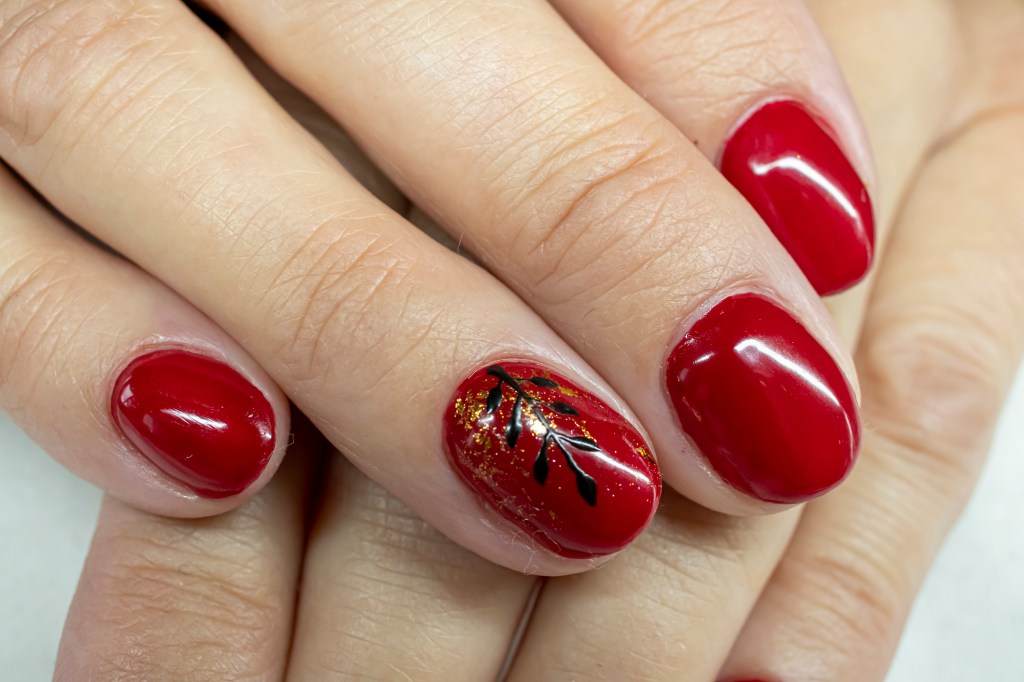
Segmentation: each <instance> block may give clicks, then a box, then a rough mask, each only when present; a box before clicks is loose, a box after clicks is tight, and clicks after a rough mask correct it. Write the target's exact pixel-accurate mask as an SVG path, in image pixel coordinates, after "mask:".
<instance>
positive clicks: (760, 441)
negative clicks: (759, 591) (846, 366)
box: [666, 294, 860, 504]
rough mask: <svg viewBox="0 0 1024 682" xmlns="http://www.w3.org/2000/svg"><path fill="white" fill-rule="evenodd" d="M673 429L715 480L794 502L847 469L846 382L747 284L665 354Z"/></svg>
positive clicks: (855, 427)
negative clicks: (685, 437)
mask: <svg viewBox="0 0 1024 682" xmlns="http://www.w3.org/2000/svg"><path fill="white" fill-rule="evenodd" d="M666 381H667V388H668V394H669V397H670V399H671V402H672V405H673V407H674V408H675V410H676V413H677V415H678V416H679V422H680V425H681V426H682V428H683V430H684V431H685V432H686V433H687V435H688V436H689V437H690V438H691V439H692V440H693V442H694V443H695V444H696V446H697V447H698V448H699V449H700V451H701V453H702V454H703V455H704V457H705V458H706V459H707V461H708V463H709V464H710V465H711V467H712V468H713V469H714V470H715V472H716V473H717V474H718V475H719V476H721V478H722V479H723V480H725V481H726V482H727V483H729V484H731V485H732V486H734V487H735V488H737V489H738V490H741V491H743V492H745V493H747V494H749V495H752V496H754V497H757V498H758V499H761V500H765V501H768V502H776V503H785V504H790V503H796V502H803V501H806V500H808V499H811V498H813V497H815V496H817V495H821V494H822V493H824V492H826V491H827V490H829V489H831V488H833V487H834V486H836V485H837V484H838V483H839V482H840V481H842V480H843V478H845V477H846V475H847V474H848V473H849V470H850V467H851V466H852V465H853V461H854V459H855V457H856V454H857V450H858V447H859V444H860V417H859V413H858V408H857V404H856V402H855V400H854V396H853V393H852V391H851V390H850V387H849V385H848V384H847V382H846V378H845V377H844V376H843V374H842V372H841V371H840V369H839V367H838V366H837V365H836V363H835V361H834V360H832V357H831V356H830V355H829V354H828V352H827V351H826V350H825V349H824V348H822V347H821V345H820V344H819V343H818V342H817V341H816V340H815V339H814V337H813V336H811V335H810V333H808V331H807V330H806V329H805V328H804V327H803V325H801V324H800V322H799V321H798V320H797V319H796V318H794V317H793V316H792V315H790V314H789V313H788V312H786V311H785V310H783V309H782V308H780V307H779V306H777V305H776V304H775V303H773V302H771V301H770V300H768V299H767V298H764V297H762V296H759V295H756V294H740V295H737V296H731V297H729V298H726V299H724V300H722V301H721V302H720V303H718V304H717V305H715V306H714V307H713V308H712V309H711V310H710V311H708V313H707V314H706V315H705V316H704V317H702V318H701V319H699V320H697V322H696V323H695V324H694V325H693V327H692V328H690V330H689V331H688V332H687V333H686V334H685V336H684V337H683V339H682V340H681V341H680V342H679V344H678V345H677V346H676V348H675V349H674V350H673V351H672V353H671V354H670V356H669V360H668V369H667V373H666Z"/></svg>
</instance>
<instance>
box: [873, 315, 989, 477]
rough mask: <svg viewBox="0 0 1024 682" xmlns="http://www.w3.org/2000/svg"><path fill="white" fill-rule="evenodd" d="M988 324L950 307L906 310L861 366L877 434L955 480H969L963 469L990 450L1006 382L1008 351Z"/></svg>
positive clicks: (881, 331)
mask: <svg viewBox="0 0 1024 682" xmlns="http://www.w3.org/2000/svg"><path fill="white" fill-rule="evenodd" d="M975 322H978V324H975ZM980 322H981V320H980V319H979V316H977V315H972V314H971V313H970V312H969V311H957V310H953V309H951V308H949V307H947V306H946V305H945V304H943V305H942V306H936V307H934V308H932V309H930V310H921V309H920V308H918V309H917V310H915V311H907V310H906V309H904V310H903V311H902V313H901V315H899V316H898V317H896V318H893V319H891V320H889V321H886V322H882V323H876V324H875V325H872V327H870V328H869V330H868V332H869V334H870V337H869V340H868V343H866V344H865V345H864V348H865V350H864V351H863V352H862V353H860V362H859V363H858V366H859V367H860V368H861V372H862V374H863V376H864V377H865V379H864V384H865V385H866V386H869V389H868V390H870V394H869V395H866V398H867V400H866V404H867V405H868V406H869V408H868V410H869V412H868V418H869V419H870V421H871V422H872V424H873V428H874V429H875V430H876V431H878V432H880V433H882V434H883V435H884V436H885V437H886V438H888V439H891V440H893V441H896V442H898V443H903V444H905V445H907V446H909V447H910V449H911V451H912V452H913V451H916V452H919V453H921V454H922V455H923V456H924V457H925V458H926V459H930V460H932V461H933V466H944V467H945V466H949V467H950V472H949V473H950V474H952V475H958V474H960V473H962V466H961V464H959V462H961V461H962V460H964V459H965V458H967V459H974V456H973V454H972V453H977V454H980V453H981V452H982V451H983V450H984V446H985V443H987V440H988V437H989V434H990V430H991V428H992V427H993V424H994V420H995V417H996V415H998V413H999V407H1000V404H1001V396H1002V392H1003V391H1002V384H1003V383H1005V377H1003V375H1002V374H1001V372H1000V368H1002V367H1005V366H1007V356H1008V354H1007V349H1006V344H1005V342H1004V341H1003V340H1002V339H999V338H996V337H995V336H994V334H996V333H997V332H996V330H994V329H993V328H991V327H990V326H988V325H985V324H980ZM965 329H970V330H971V331H970V336H971V339H972V340H971V342H970V343H969V344H967V343H964V341H963V338H962V336H963V333H964V330H965Z"/></svg>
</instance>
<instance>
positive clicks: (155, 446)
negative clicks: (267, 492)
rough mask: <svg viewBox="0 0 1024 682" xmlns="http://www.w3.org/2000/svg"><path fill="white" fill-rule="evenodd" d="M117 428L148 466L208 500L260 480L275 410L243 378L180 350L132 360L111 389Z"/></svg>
mask: <svg viewBox="0 0 1024 682" xmlns="http://www.w3.org/2000/svg"><path fill="white" fill-rule="evenodd" d="M110 412H111V415H112V416H113V419H114V424H116V425H117V428H118V429H120V431H121V433H123V434H124V437H125V438H126V439H127V440H128V442H130V443H131V444H132V445H133V446H135V448H136V449H137V450H138V451H139V452H141V453H142V454H143V455H144V456H145V457H146V458H147V459H148V460H149V461H151V462H152V463H153V464H155V465H156V466H157V468H159V469H160V470H161V471H163V472H164V473H165V474H167V475H168V476H170V477H171V478H173V479H174V480H176V481H178V482H179V483H181V484H183V485H185V486H187V487H188V488H191V489H192V490H194V491H195V492H197V493H198V494H200V495H202V496H203V497H213V498H218V497H230V496H232V495H237V494H238V493H240V492H242V491H243V490H245V489H246V488H247V487H249V485H250V484H252V482H253V481H255V480H256V479H257V478H259V476H260V474H261V473H262V472H263V469H264V468H265V467H266V466H267V462H268V461H269V460H270V455H271V453H272V452H273V450H274V410H273V408H272V407H271V406H270V403H269V402H268V401H267V398H266V397H265V396H264V395H263V393H261V392H260V390H259V389H257V388H256V387H255V386H253V385H252V384H251V383H249V382H248V381H247V380H246V379H245V378H244V377H243V376H242V375H241V374H239V373H238V372H236V371H235V370H234V369H232V368H231V367H228V366H227V365H225V364H224V363H222V362H219V361H217V360H213V359H211V358H209V357H206V356H203V355H197V354H195V353H190V352H187V351H183V350H178V349H168V350H158V351H155V352H152V353H148V354H146V355H143V356H141V357H138V358H136V359H135V360H133V361H132V362H131V363H130V364H129V365H128V366H127V367H126V368H125V369H124V371H123V372H121V375H120V376H119V377H118V378H117V381H116V382H115V384H114V392H113V396H112V397H111V401H110Z"/></svg>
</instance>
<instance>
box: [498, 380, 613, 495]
mask: <svg viewBox="0 0 1024 682" xmlns="http://www.w3.org/2000/svg"><path fill="white" fill-rule="evenodd" d="M487 373H488V374H489V375H491V376H493V377H495V378H497V380H498V383H497V384H495V386H494V388H492V389H491V390H490V392H488V394H487V414H493V413H494V412H495V411H496V410H497V409H498V408H499V407H501V403H502V401H503V399H504V395H503V387H505V386H508V387H509V388H510V389H512V391H513V392H514V393H515V396H516V397H515V402H514V403H513V404H512V414H511V415H510V416H509V419H508V425H507V426H506V427H505V442H506V443H507V444H508V446H509V448H513V449H514V448H515V447H516V443H518V442H519V436H520V435H521V434H522V432H523V425H524V417H523V406H524V405H525V406H526V407H528V408H529V410H530V412H531V413H532V414H533V416H534V417H535V418H536V419H537V421H538V422H540V424H541V426H543V427H544V438H543V440H542V441H541V444H540V450H538V452H537V457H536V459H534V461H533V478H534V479H535V480H536V481H537V482H538V483H540V484H541V485H544V484H545V483H546V482H547V480H548V473H549V471H550V466H551V463H550V461H549V459H548V452H549V451H550V449H551V445H552V444H554V446H555V448H556V449H558V450H559V451H560V452H561V453H562V456H563V457H564V458H565V464H566V466H568V467H569V470H570V471H572V472H573V474H575V476H576V489H577V490H578V491H579V493H580V497H582V498H583V500H584V501H585V502H586V503H587V504H589V505H590V506H591V507H595V506H597V483H596V482H595V481H594V479H593V477H591V476H590V475H589V474H587V473H586V472H585V471H583V469H581V468H580V466H579V464H578V463H577V462H576V459H575V458H574V457H573V455H572V452H570V448H572V449H576V450H579V451H581V452H601V448H600V447H598V445H597V443H596V442H595V441H594V440H593V439H591V438H585V437H583V436H570V435H568V434H564V433H562V432H560V431H558V430H557V429H555V427H553V426H552V425H551V422H549V421H548V420H547V418H546V417H545V416H544V414H543V413H542V412H541V410H540V407H541V406H542V405H543V406H544V407H546V408H548V409H549V410H551V411H552V412H555V413H557V414H564V415H571V416H576V415H578V414H579V412H577V411H576V409H575V408H574V407H573V406H572V405H569V404H567V403H563V402H561V401H559V400H553V401H545V400H541V399H539V398H536V397H534V396H532V395H530V394H529V393H528V392H527V391H526V389H525V388H523V386H522V384H520V383H519V381H518V380H516V379H515V378H514V377H512V375H510V374H509V373H508V372H506V371H505V369H504V368H503V367H501V366H500V365H491V366H490V367H488V368H487ZM526 381H527V382H529V383H531V384H533V385H534V386H539V387H541V388H558V384H557V383H556V382H554V381H552V380H551V379H548V378H547V377H541V376H535V377H530V378H529V379H527V380H526Z"/></svg>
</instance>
